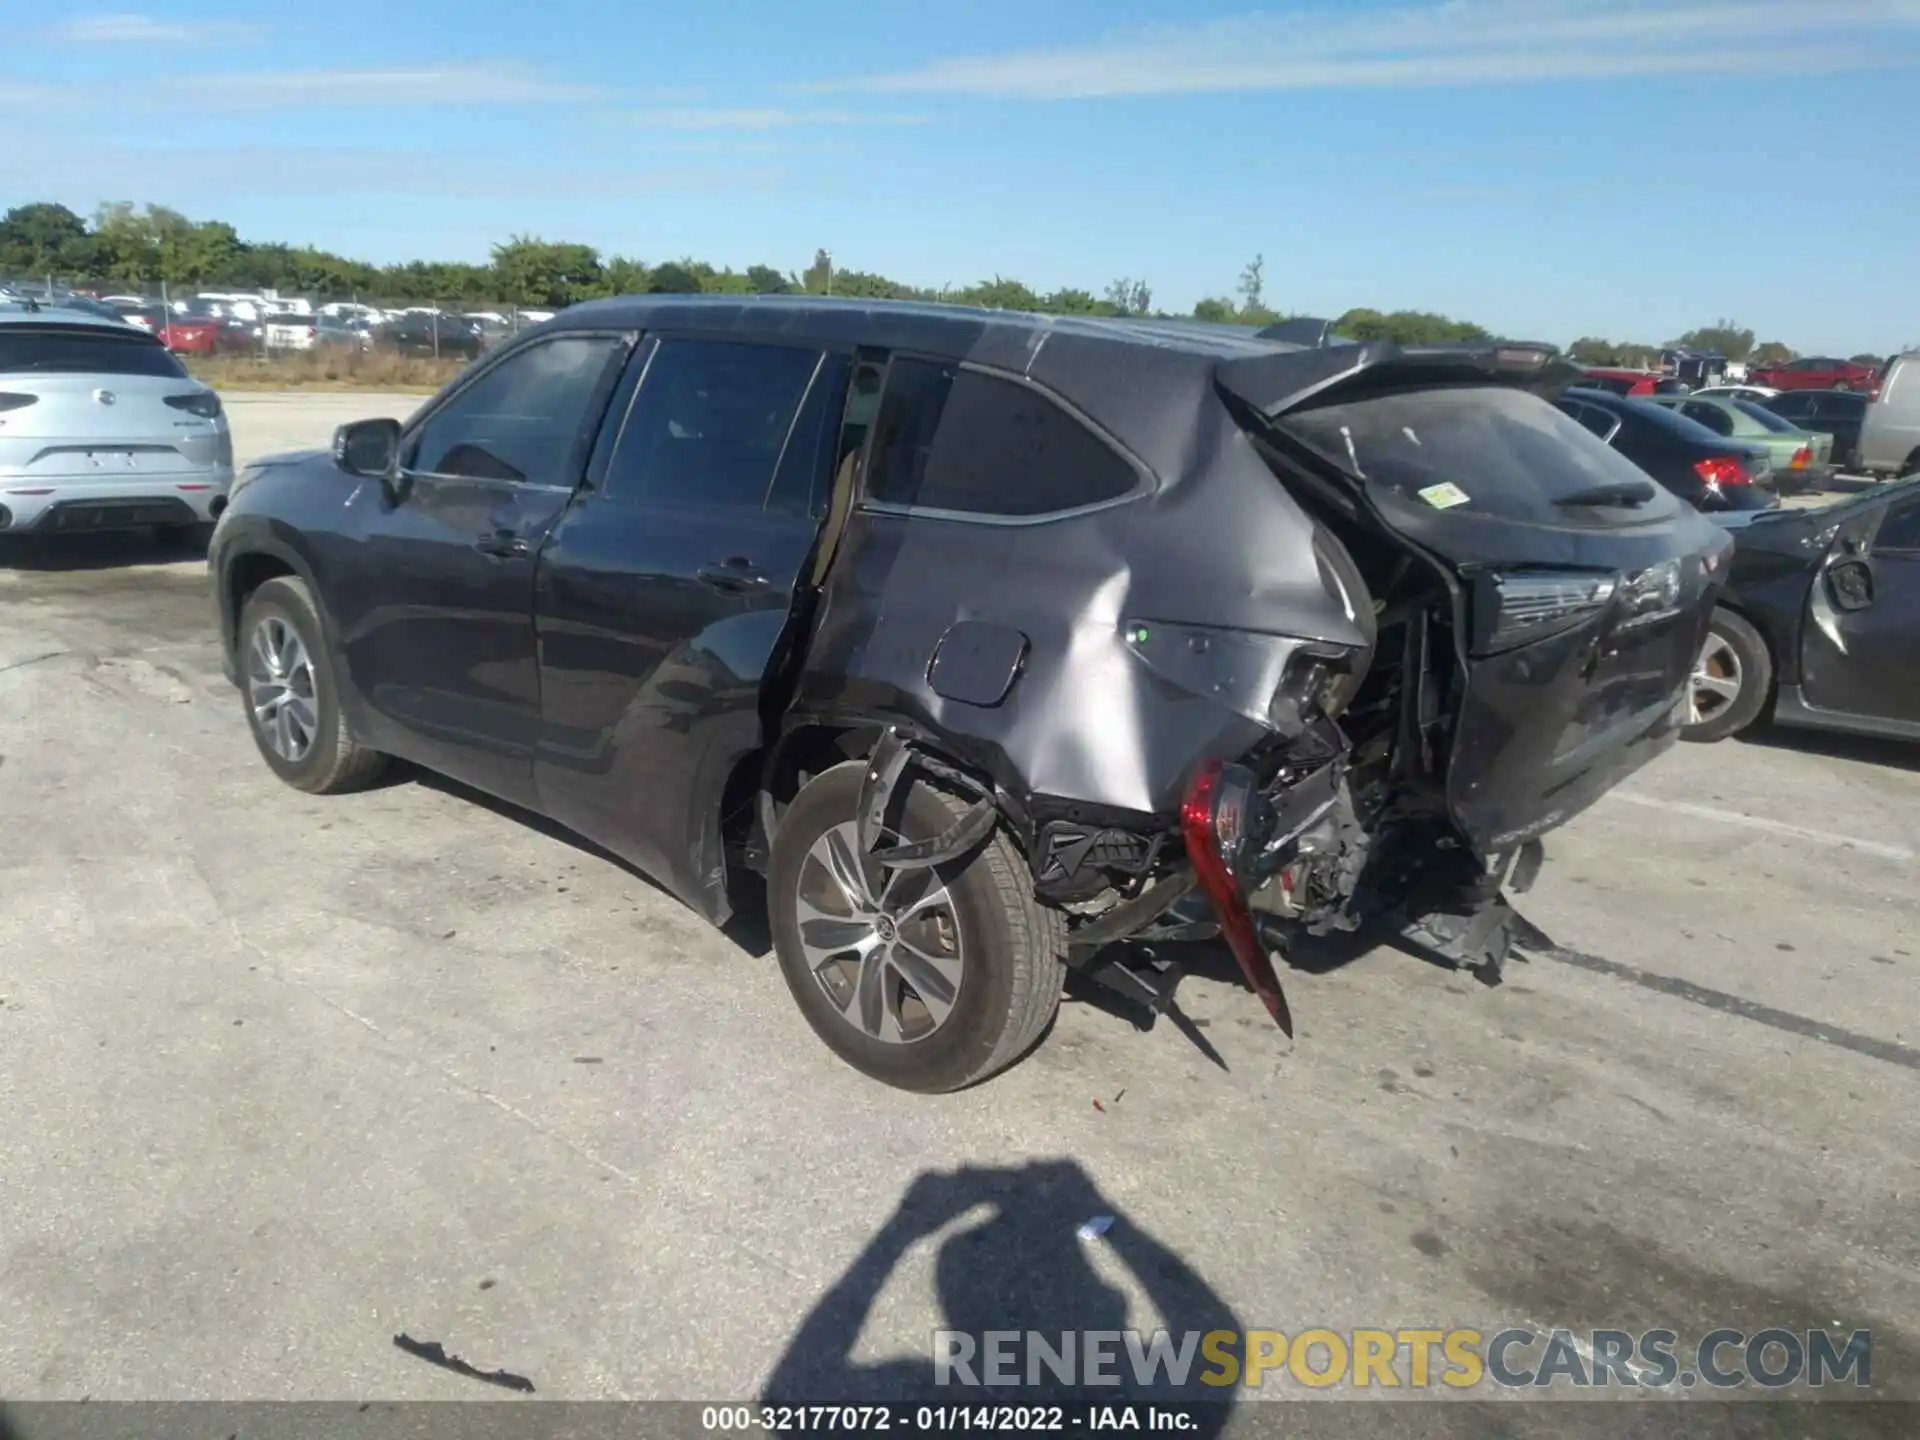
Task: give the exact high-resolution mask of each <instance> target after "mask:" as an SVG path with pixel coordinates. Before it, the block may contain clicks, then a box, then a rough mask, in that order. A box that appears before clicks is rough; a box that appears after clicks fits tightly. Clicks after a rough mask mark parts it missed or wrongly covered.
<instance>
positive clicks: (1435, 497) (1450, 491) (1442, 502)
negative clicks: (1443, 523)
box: [1420, 480, 1468, 510]
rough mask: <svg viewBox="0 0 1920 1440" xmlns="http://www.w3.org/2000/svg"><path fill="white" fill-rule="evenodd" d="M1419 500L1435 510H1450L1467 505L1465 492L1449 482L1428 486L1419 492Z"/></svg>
mask: <svg viewBox="0 0 1920 1440" xmlns="http://www.w3.org/2000/svg"><path fill="white" fill-rule="evenodd" d="M1420 498H1421V499H1422V500H1424V501H1426V502H1427V504H1429V505H1431V506H1433V508H1434V509H1436V510H1451V509H1452V508H1453V507H1454V506H1456V505H1464V504H1466V503H1467V499H1468V496H1467V492H1466V491H1464V490H1462V489H1461V488H1460V487H1459V486H1458V485H1456V484H1454V483H1453V482H1452V481H1451V480H1448V481H1445V482H1444V483H1442V484H1439V485H1429V486H1427V488H1426V489H1424V490H1422V491H1421V492H1420Z"/></svg>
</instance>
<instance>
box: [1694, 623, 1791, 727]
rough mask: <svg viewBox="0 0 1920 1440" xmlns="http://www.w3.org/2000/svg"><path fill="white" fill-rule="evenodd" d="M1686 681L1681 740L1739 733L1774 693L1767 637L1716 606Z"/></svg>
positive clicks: (1755, 717) (1771, 660)
mask: <svg viewBox="0 0 1920 1440" xmlns="http://www.w3.org/2000/svg"><path fill="white" fill-rule="evenodd" d="M1687 685H1688V691H1687V717H1688V718H1687V721H1686V723H1685V724H1683V725H1682V727H1681V730H1680V738H1681V739H1683V740H1692V741H1696V742H1698V743H1700V744H1703V745H1704V744H1711V743H1712V742H1713V741H1715V740H1724V739H1726V738H1727V736H1729V735H1735V734H1738V733H1739V732H1740V731H1742V730H1744V729H1746V728H1747V726H1749V725H1751V724H1752V723H1753V722H1754V721H1755V720H1756V719H1758V718H1759V715H1760V712H1761V711H1762V710H1763V709H1765V708H1766V704H1767V697H1768V696H1769V695H1770V694H1771V693H1772V692H1773V656H1772V655H1771V654H1770V653H1768V650H1767V642H1766V641H1765V640H1763V639H1762V638H1761V636H1760V632H1759V631H1758V630H1756V629H1754V628H1753V626H1752V625H1750V624H1748V623H1747V621H1746V620H1744V619H1742V618H1741V617H1740V616H1738V615H1736V614H1734V613H1733V611H1731V610H1715V611H1714V612H1713V619H1712V621H1711V622H1710V623H1709V624H1708V627H1707V638H1706V641H1705V643H1704V644H1703V645H1702V646H1701V648H1700V654H1699V655H1698V656H1697V657H1696V658H1695V660H1694V662H1693V674H1692V676H1691V677H1690V678H1689V679H1688V681H1687ZM1729 686H1731V687H1732V688H1731V690H1729V688H1728V687H1729ZM1696 717H1697V718H1696Z"/></svg>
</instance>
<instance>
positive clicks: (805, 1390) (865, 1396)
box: [763, 1160, 1240, 1435]
mask: <svg viewBox="0 0 1920 1440" xmlns="http://www.w3.org/2000/svg"><path fill="white" fill-rule="evenodd" d="M980 1210H984V1211H987V1212H989V1213H988V1214H987V1217H986V1218H985V1219H984V1220H982V1221H981V1222H980V1223H979V1224H977V1225H972V1226H969V1227H966V1228H960V1229H955V1230H952V1231H951V1233H949V1235H948V1236H947V1238H946V1239H945V1241H944V1242H943V1243H942V1244H941V1246H940V1249H939V1251H938V1253H937V1255H936V1257H935V1260H934V1273H935V1278H936V1285H937V1288H938V1293H939V1299H940V1306H941V1310H942V1318H941V1320H940V1321H939V1322H938V1323H939V1326H940V1328H942V1329H945V1330H948V1331H953V1332H957V1333H958V1334H959V1335H964V1336H967V1337H970V1338H971V1339H972V1341H973V1342H974V1346H975V1349H974V1353H973V1355H972V1363H971V1371H972V1374H973V1375H974V1377H975V1378H976V1379H978V1380H980V1381H982V1382H984V1380H985V1378H986V1374H985V1367H986V1364H987V1356H986V1353H985V1347H986V1339H985V1337H986V1335H987V1332H989V1331H1001V1332H1005V1331H1016V1332H1019V1334H1020V1336H1021V1343H1019V1344H1017V1345H1015V1346H1014V1347H1013V1349H1012V1354H1013V1356H1014V1357H1015V1359H1014V1362H1013V1363H1012V1365H1011V1366H1010V1367H1009V1368H1011V1369H1012V1370H1013V1371H1014V1373H1016V1374H1018V1376H1019V1378H1020V1380H1021V1382H1022V1383H1020V1384H1019V1385H1015V1386H1004V1385H997V1386H988V1385H986V1384H984V1383H981V1384H978V1385H968V1384H964V1383H960V1381H961V1379H962V1378H963V1372H961V1371H958V1370H954V1371H952V1372H950V1373H949V1374H948V1375H946V1376H942V1375H941V1374H940V1373H938V1369H937V1367H936V1364H935V1360H934V1358H933V1353H932V1352H933V1349H934V1336H933V1335H931V1334H929V1335H927V1336H925V1337H924V1340H922V1341H921V1343H924V1344H925V1345H926V1346H927V1347H928V1352H929V1353H928V1354H927V1355H926V1356H925V1357H911V1358H899V1359H892V1360H887V1361H883V1362H880V1363H877V1364H871V1365H869V1364H862V1363H859V1362H856V1361H855V1360H854V1358H853V1350H854V1347H855V1344H856V1343H857V1340H858V1337H859V1335H860V1331H861V1327H862V1326H863V1325H864V1324H865V1322H866V1319H867V1315H868V1313H869V1311H870V1310H871V1309H872V1307H873V1304H874V1301H875V1298H876V1297H877V1296H878V1295H879V1293H880V1289H881V1287H882V1285H884V1284H885V1283H886V1280H887V1277H888V1276H889V1275H890V1274H891V1273H892V1272H893V1270H894V1268H895V1267H896V1266H897V1265H898V1264H899V1263H900V1261H901V1260H902V1258H903V1257H904V1256H905V1255H906V1253H907V1251H908V1249H909V1247H911V1246H912V1245H913V1244H914V1243H915V1242H917V1241H921V1240H925V1239H927V1238H929V1237H931V1236H933V1235H935V1234H937V1233H939V1232H940V1231H942V1230H947V1229H948V1228H949V1227H951V1226H953V1225H954V1224H955V1222H957V1221H959V1220H961V1219H962V1218H963V1217H967V1216H969V1215H970V1214H971V1213H972V1212H975V1211H980ZM1096 1216H1100V1217H1111V1218H1112V1224H1111V1225H1110V1226H1109V1227H1108V1228H1107V1229H1106V1230H1105V1232H1104V1233H1102V1234H1100V1235H1098V1236H1096V1237H1092V1238H1084V1239H1083V1238H1081V1236H1080V1234H1079V1231H1080V1229H1081V1227H1082V1226H1083V1225H1085V1224H1086V1223H1087V1222H1088V1221H1089V1220H1092V1219H1094V1217H1096ZM1096 1246H1098V1247H1104V1248H1105V1249H1106V1250H1107V1251H1108V1253H1109V1255H1110V1257H1111V1259H1112V1260H1113V1261H1116V1262H1117V1263H1118V1265H1119V1267H1121V1268H1123V1269H1125V1270H1126V1271H1128V1272H1130V1273H1131V1274H1132V1276H1133V1277H1134V1280H1135V1281H1136V1283H1137V1284H1138V1286H1139V1288H1140V1290H1141V1292H1143V1293H1144V1295H1145V1296H1146V1297H1147V1298H1148V1299H1149V1300H1150V1301H1151V1302H1152V1304H1153V1308H1154V1309H1155V1310H1157V1311H1158V1312H1159V1317H1160V1319H1155V1318H1152V1317H1149V1316H1145V1315H1141V1314H1138V1313H1130V1311H1131V1307H1130V1305H1129V1301H1128V1297H1127V1295H1126V1294H1125V1293H1124V1292H1123V1291H1121V1290H1120V1289H1118V1288H1116V1287H1115V1286H1114V1285H1113V1284H1111V1283H1109V1282H1108V1281H1107V1280H1106V1279H1104V1278H1103V1277H1102V1276H1101V1275H1100V1274H1099V1273H1098V1272H1097V1271H1096V1270H1095V1268H1094V1266H1093V1264H1092V1263H1091V1260H1090V1252H1091V1251H1092V1250H1093V1248H1094V1247H1096ZM1161 1320H1164V1324H1165V1327H1166V1329H1167V1331H1168V1341H1169V1342H1170V1343H1171V1344H1173V1345H1174V1346H1176V1347H1180V1346H1185V1345H1186V1344H1187V1336H1188V1335H1189V1334H1192V1335H1193V1336H1194V1337H1195V1339H1194V1341H1193V1342H1192V1345H1191V1347H1190V1350H1189V1356H1190V1360H1191V1364H1190V1365H1189V1366H1188V1367H1187V1370H1186V1374H1185V1377H1184V1383H1169V1379H1168V1374H1167V1368H1166V1367H1165V1366H1162V1367H1161V1368H1160V1369H1158V1370H1157V1371H1155V1372H1154V1374H1153V1380H1152V1383H1150V1384H1146V1385H1142V1384H1139V1383H1137V1382H1136V1376H1135V1374H1134V1364H1133V1361H1132V1358H1131V1357H1130V1355H1129V1353H1128V1347H1127V1345H1126V1344H1125V1342H1124V1341H1122V1340H1114V1341H1110V1342H1109V1343H1108V1345H1107V1346H1106V1351H1107V1357H1108V1358H1107V1361H1106V1363H1105V1367H1104V1368H1105V1373H1107V1374H1109V1375H1112V1376H1114V1377H1116V1378H1117V1379H1118V1382H1119V1383H1117V1384H1093V1385H1089V1384H1085V1383H1084V1379H1085V1376H1084V1373H1083V1371H1082V1370H1081V1368H1080V1362H1081V1361H1083V1360H1084V1358H1085V1356H1084V1349H1083V1347H1084V1344H1085V1341H1086V1338H1087V1335H1088V1333H1089V1332H1097V1331H1109V1332H1112V1331H1125V1330H1128V1329H1134V1330H1138V1331H1141V1332H1144V1333H1143V1334H1142V1335H1141V1336H1140V1342H1141V1343H1142V1344H1148V1343H1150V1342H1151V1340H1152V1338H1153V1336H1152V1332H1153V1331H1154V1330H1155V1329H1157V1328H1159V1325H1160V1323H1161ZM1239 1329H1240V1322H1239V1320H1238V1319H1237V1318H1236V1317H1235V1315H1234V1313H1233V1312H1232V1310H1231V1309H1230V1308H1229V1307H1228V1306H1227V1304H1226V1302H1225V1301H1223V1300H1222V1299H1221V1298H1220V1297H1219V1296H1218V1295H1216V1294H1215V1293H1214V1292H1213V1290H1212V1289H1211V1288H1210V1287H1209V1286H1208V1285H1207V1284H1206V1282H1205V1281H1204V1280H1202V1279H1201V1278H1200V1276H1199V1275H1198V1274H1196V1273H1195V1272H1194V1270H1193V1269H1192V1268H1191V1267H1190V1266H1189V1265H1187V1263H1186V1262H1185V1261H1183V1260H1182V1259H1181V1258H1180V1257H1179V1256H1178V1255H1176V1254H1174V1253H1173V1251H1171V1250H1169V1249H1168V1248H1167V1247H1166V1246H1165V1245H1163V1244H1161V1243H1160V1242H1159V1241H1158V1240H1156V1239H1154V1237H1153V1236H1151V1235H1149V1234H1148V1233H1147V1232H1146V1231H1145V1230H1142V1229H1141V1228H1139V1227H1138V1226H1136V1225H1134V1224H1133V1223H1132V1222H1131V1221H1129V1220H1128V1218H1127V1217H1126V1216H1125V1215H1124V1214H1121V1213H1120V1212H1119V1211H1118V1210H1117V1209H1116V1208H1115V1207H1114V1205H1113V1204H1112V1202H1111V1201H1109V1200H1107V1199H1106V1198H1105V1197H1103V1196H1102V1195H1101V1194H1100V1192H1099V1190H1098V1189H1097V1187H1096V1186H1095V1185H1094V1183H1093V1181H1092V1179H1091V1178H1090V1177H1089V1176H1088V1175H1087V1173H1086V1172H1085V1171H1084V1170H1082V1169H1081V1168H1080V1167H1079V1166H1078V1165H1076V1164H1074V1163H1073V1162H1071V1161H1066V1160H1059V1161H1042V1162H1037V1163H1035V1164H1031V1165H1027V1166H1024V1167H1021V1168H1018V1169H972V1168H968V1169H961V1170H958V1171H955V1172H952V1173H948V1174H939V1173H928V1174H923V1175H920V1176H919V1177H917V1178H916V1179H915V1180H914V1182H913V1184H912V1185H911V1186H910V1187H909V1188H908V1190H907V1193H906V1194H905V1196H903V1197H902V1199H901V1202H900V1206H899V1208H898V1209H897V1210H895V1211H894V1213H893V1215H892V1216H891V1217H889V1219H888V1220H887V1222H886V1223H885V1224H884V1225H883V1226H881V1228H880V1230H879V1232H878V1233H877V1234H875V1235H874V1237H873V1239H872V1240H870V1241H869V1242H868V1244H867V1247H866V1249H865V1250H863V1251H861V1253H860V1254H859V1256H858V1257H856V1258H855V1260H854V1262H853V1264H852V1265H851V1266H849V1267H848V1269H847V1271H846V1273H845V1274H844V1275H842V1276H841V1277H840V1279H839V1281H838V1282H837V1283H836V1284H835V1285H834V1286H833V1288H832V1289H831V1290H829V1291H828V1292H827V1293H826V1294H825V1295H824V1296H822V1297H821V1299H820V1301H819V1302H818V1303H817V1304H816V1305H815V1306H814V1307H813V1309H812V1310H811V1311H810V1312H809V1313H808V1315H807V1317H806V1319H805V1320H804V1321H802V1322H801V1325H800V1328H799V1330H798V1331H797V1332H796V1333H795V1334H794V1337H793V1339H792V1341H791V1343H790V1344H789V1345H788V1347H787V1350H786V1353H785V1354H784V1355H783V1356H782V1357H781V1359H780V1363H779V1364H778V1365H777V1366H776V1367H775V1369H774V1372H773V1375H772V1377H771V1378H770V1380H769V1381H768V1383H767V1386H766V1390H765V1394H764V1396H763V1399H764V1400H765V1402H766V1403H768V1404H772V1405H794V1404H815V1405H821V1404H837V1405H844V1404H861V1403H877V1402H880V1401H892V1402H896V1403H897V1402H901V1401H915V1402H925V1403H929V1404H946V1405H968V1406H972V1405H995V1406H998V1405H1026V1406H1032V1405H1036V1404H1058V1403H1065V1402H1074V1403H1092V1404H1113V1405H1119V1404H1123V1403H1127V1402H1141V1401H1163V1402H1169V1401H1183V1402H1205V1403H1207V1404H1208V1405H1209V1406H1210V1407H1212V1408H1210V1410H1209V1412H1208V1413H1209V1415H1210V1416H1211V1417H1212V1419H1211V1423H1210V1424H1208V1425H1207V1428H1205V1429H1202V1430H1198V1431H1186V1432H1183V1433H1185V1434H1187V1435H1196V1434H1199V1435H1206V1434H1217V1433H1219V1430H1220V1428H1221V1427H1222V1426H1223V1425H1224V1422H1225V1417H1226V1410H1225V1404H1226V1402H1228V1401H1230V1400H1231V1399H1232V1398H1233V1393H1234V1392H1233V1389H1232V1387H1231V1386H1230V1385H1207V1384H1203V1383H1201V1378H1200V1377H1201V1376H1202V1375H1204V1374H1207V1373H1209V1372H1211V1373H1214V1374H1215V1375H1218V1374H1219V1371H1218V1368H1217V1367H1212V1366H1210V1365H1209V1364H1208V1362H1207V1360H1206V1359H1205V1357H1204V1356H1203V1355H1202V1354H1201V1352H1200V1347H1199V1341H1198V1337H1199V1336H1204V1335H1205V1334H1207V1333H1208V1332H1209V1331H1214V1330H1226V1331H1233V1332H1238V1331H1239ZM1029 1332H1032V1333H1036V1334H1037V1335H1039V1336H1040V1337H1043V1338H1044V1341H1045V1343H1046V1345H1047V1346H1048V1347H1049V1348H1050V1349H1053V1350H1058V1349H1059V1348H1060V1347H1061V1345H1062V1336H1063V1335H1065V1336H1067V1337H1069V1341H1070V1343H1072V1344H1073V1345H1074V1347H1075V1351H1074V1355H1075V1366H1074V1368H1073V1371H1072V1374H1073V1377H1074V1380H1075V1382H1076V1383H1074V1384H1071V1385H1069V1384H1066V1383H1064V1382H1063V1381H1061V1380H1059V1379H1057V1378H1055V1376H1054V1374H1053V1373H1052V1372H1051V1370H1050V1369H1049V1368H1048V1366H1046V1365H1044V1364H1043V1365H1040V1366H1039V1367H1038V1370H1037V1377H1038V1380H1039V1382H1040V1383H1038V1384H1029V1383H1027V1380H1028V1370H1029V1367H1028V1362H1027V1356H1028V1354H1029V1353H1030V1352H1029V1351H1028V1349H1027V1347H1026V1340H1025V1337H1026V1336H1027V1335H1028V1334H1029ZM918 1338H920V1337H916V1339H918ZM949 1353H950V1354H952V1353H955V1352H954V1351H951V1350H950V1351H949ZM943 1379H945V1381H946V1383H941V1382H942V1380H943Z"/></svg>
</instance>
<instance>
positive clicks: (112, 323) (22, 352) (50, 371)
mask: <svg viewBox="0 0 1920 1440" xmlns="http://www.w3.org/2000/svg"><path fill="white" fill-rule="evenodd" d="M232 485H233V437H232V436H231V434H230V433H229V432H228V430H227V418H226V415H225V413H224V412H223V411H222V409H221V406H220V398H219V396H217V395H215V394H214V393H213V391H212V390H210V389H208V388H207V387H206V386H205V385H203V384H201V383H200V382H199V381H198V380H195V379H193V378H192V377H191V376H189V375H188V374H187V372H186V370H185V368H184V367H182V365H181V364H180V362H179V361H178V360H177V359H175V358H174V357H173V356H172V355H171V354H169V353H168V352H167V349H166V347H165V346H163V345H162V344H161V343H160V341H159V340H158V339H157V338H156V337H155V336H154V335H152V334H150V333H148V332H147V331H144V330H140V329H137V328H135V327H134V326H131V325H127V324H123V323H122V322H120V321H118V320H103V319H100V318H98V317H96V316H94V315H91V314H88V313H86V312H83V311H76V310H66V309H59V308H54V307H42V306H38V305H34V304H32V303H26V304H19V303H16V304H6V303H4V302H0V533H13V532H18V531H31V532H34V533H36V534H46V533H49V532H54V531H71V530H120V529H128V528H132V527H146V526H160V527H169V528H171V527H180V528H183V529H186V528H191V527H196V526H203V525H210V524H211V523H212V522H213V521H215V520H217V519H218V518H219V516H220V512H221V511H222V510H223V509H225V508H226V503H227V493H228V491H229V490H230V489H231V488H232Z"/></svg>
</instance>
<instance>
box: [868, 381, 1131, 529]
mask: <svg viewBox="0 0 1920 1440" xmlns="http://www.w3.org/2000/svg"><path fill="white" fill-rule="evenodd" d="M867 474H868V479H867V494H868V497H869V498H870V499H872V500H875V501H878V502H880V503H883V504H890V505H911V506H915V507H917V508H919V509H923V510H952V511H961V512H965V513H968V514H975V515H1009V516H1031V515H1049V514H1054V513H1057V512H1059V511H1063V510H1076V509H1079V508H1080V507H1082V506H1086V505H1097V504H1099V503H1101V502H1102V501H1107V500H1117V499H1119V498H1120V497H1121V496H1123V495H1127V494H1130V493H1132V491H1134V490H1135V489H1136V488H1138V486H1139V483H1140V480H1139V476H1138V474H1137V473H1136V472H1135V471H1134V469H1133V467H1132V466H1131V465H1129V464H1128V463H1127V462H1126V461H1125V460H1124V459H1122V458H1121V456H1120V454H1119V452H1117V451H1116V450H1114V449H1113V447H1112V446H1110V445H1108V444H1107V443H1106V442H1105V441H1103V440H1101V439H1100V437H1099V436H1097V435H1095V434H1094V433H1093V432H1092V431H1091V430H1089V429H1088V428H1087V427H1086V426H1085V425H1083V424H1081V423H1080V421H1079V420H1077V419H1075V418H1074V417H1073V416H1072V415H1069V414H1068V413H1067V412H1066V411H1065V410H1062V409H1061V408H1060V407H1059V406H1058V405H1056V404H1054V403H1053V402H1052V401H1051V400H1049V399H1048V398H1047V397H1046V396H1044V395H1042V394H1040V393H1039V392H1038V391H1036V390H1034V389H1032V388H1031V387H1029V386H1026V385H1018V384H1015V383H1014V382H1013V381H1011V380H1000V379H995V378H994V377H992V376H989V375H981V374H977V373H975V372H974V371H971V370H962V369H960V368H959V367H958V366H954V365H948V364H939V363H936V362H933V361H928V360H896V361H895V362H894V364H893V366H892V368H891V369H890V370H889V371H888V375H887V385H886V392H885V393H884V395H882V397H881V400H880V415H879V421H878V433H877V434H876V435H875V436H874V441H873V452H872V457H871V459H870V461H869V465H868V471H867Z"/></svg>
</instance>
